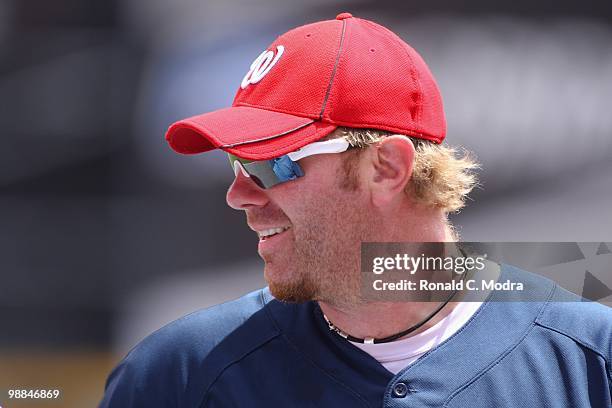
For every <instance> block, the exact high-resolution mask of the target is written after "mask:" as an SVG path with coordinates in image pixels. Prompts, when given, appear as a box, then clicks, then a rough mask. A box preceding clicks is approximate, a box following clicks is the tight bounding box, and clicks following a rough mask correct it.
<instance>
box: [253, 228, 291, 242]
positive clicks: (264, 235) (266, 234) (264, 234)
mask: <svg viewBox="0 0 612 408" xmlns="http://www.w3.org/2000/svg"><path fill="white" fill-rule="evenodd" d="M289 228H290V227H279V228H270V229H267V230H263V231H258V232H257V235H258V236H259V239H260V240H261V241H265V240H266V239H269V238H272V237H273V236H275V235H278V234H281V233H283V232H285V231H287V230H288V229H289Z"/></svg>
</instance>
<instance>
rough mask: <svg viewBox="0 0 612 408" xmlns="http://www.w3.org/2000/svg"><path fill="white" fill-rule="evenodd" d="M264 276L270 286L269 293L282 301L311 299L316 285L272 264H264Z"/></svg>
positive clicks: (295, 301) (298, 301) (299, 301)
mask: <svg viewBox="0 0 612 408" xmlns="http://www.w3.org/2000/svg"><path fill="white" fill-rule="evenodd" d="M264 277H265V279H266V282H268V286H269V288H270V293H272V296H274V297H275V298H276V299H278V300H281V301H283V302H291V303H301V302H307V301H309V300H313V299H314V298H315V295H316V292H317V291H316V287H315V286H314V285H313V284H312V282H311V281H310V280H309V279H304V277H301V276H296V273H295V272H293V271H290V270H289V269H284V270H280V269H279V268H277V267H276V266H274V265H268V264H266V267H265V270H264Z"/></svg>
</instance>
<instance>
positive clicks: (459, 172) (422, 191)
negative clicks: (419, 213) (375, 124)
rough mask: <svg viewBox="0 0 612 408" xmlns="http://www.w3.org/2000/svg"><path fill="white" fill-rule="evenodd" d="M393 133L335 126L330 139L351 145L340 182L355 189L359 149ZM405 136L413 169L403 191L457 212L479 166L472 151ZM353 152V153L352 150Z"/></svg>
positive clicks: (470, 187) (419, 199)
mask: <svg viewBox="0 0 612 408" xmlns="http://www.w3.org/2000/svg"><path fill="white" fill-rule="evenodd" d="M392 134H393V133H390V132H385V131H382V130H375V129H354V128H338V129H337V130H336V131H335V132H334V133H332V135H331V136H330V138H339V137H344V138H345V139H346V140H347V141H348V142H349V144H350V145H351V146H352V147H357V148H359V149H350V150H349V152H348V153H349V154H347V157H346V159H345V161H344V163H343V170H344V176H345V177H344V180H342V182H341V185H342V187H344V188H347V189H352V190H354V189H357V188H358V179H357V168H358V167H357V159H358V157H359V154H360V153H359V152H361V151H362V149H363V148H366V147H368V146H370V145H372V144H375V143H377V142H379V141H380V140H381V139H383V138H385V137H387V136H390V135H392ZM406 137H408V138H409V139H410V140H411V141H412V143H413V144H414V147H415V158H414V168H413V170H412V176H411V180H410V182H409V183H408V184H407V185H406V189H405V191H406V193H407V194H408V195H410V196H411V197H412V198H413V199H414V200H415V201H416V202H417V203H419V204H422V205H425V206H430V207H436V208H440V209H442V210H443V211H444V212H445V213H451V212H457V211H459V210H460V209H461V208H463V207H464V206H465V200H466V199H467V195H468V194H469V193H470V191H472V189H473V188H474V187H475V186H476V185H477V184H478V181H477V178H476V174H475V170H476V169H478V168H480V165H479V164H478V163H477V162H476V159H475V158H474V156H473V154H472V153H471V152H469V151H467V150H465V149H459V148H455V147H449V146H446V145H442V144H435V143H433V142H429V141H427V140H424V139H417V138H415V137H411V136H406ZM353 151H356V152H357V153H353Z"/></svg>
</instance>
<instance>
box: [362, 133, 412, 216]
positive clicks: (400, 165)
mask: <svg viewBox="0 0 612 408" xmlns="http://www.w3.org/2000/svg"><path fill="white" fill-rule="evenodd" d="M414 154H415V152H414V145H413V144H412V141H411V140H410V139H409V138H407V137H406V136H401V135H393V136H388V137H386V138H383V139H382V140H381V141H380V142H379V143H378V144H377V145H375V146H373V149H372V151H371V154H370V155H369V163H368V164H369V167H370V169H369V170H370V171H369V172H368V175H369V186H370V193H371V197H372V202H373V204H374V205H375V206H376V207H385V206H387V205H389V204H391V203H393V202H395V201H397V200H398V199H400V198H402V197H403V194H404V187H406V184H408V182H409V181H410V177H411V176H412V169H413V167H414Z"/></svg>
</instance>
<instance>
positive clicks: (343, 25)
mask: <svg viewBox="0 0 612 408" xmlns="http://www.w3.org/2000/svg"><path fill="white" fill-rule="evenodd" d="M345 30H346V19H344V20H342V33H341V34H340V45H339V46H338V54H337V55H336V62H335V63H334V69H333V71H332V75H331V78H330V79H329V84H328V85H327V91H325V98H324V99H323V106H322V107H321V112H320V113H319V119H323V114H324V113H325V107H326V105H327V99H328V98H329V94H330V93H331V89H332V85H333V83H334V79H335V77H336V70H337V69H338V63H339V62H340V55H341V54H342V45H343V43H344V33H345Z"/></svg>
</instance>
